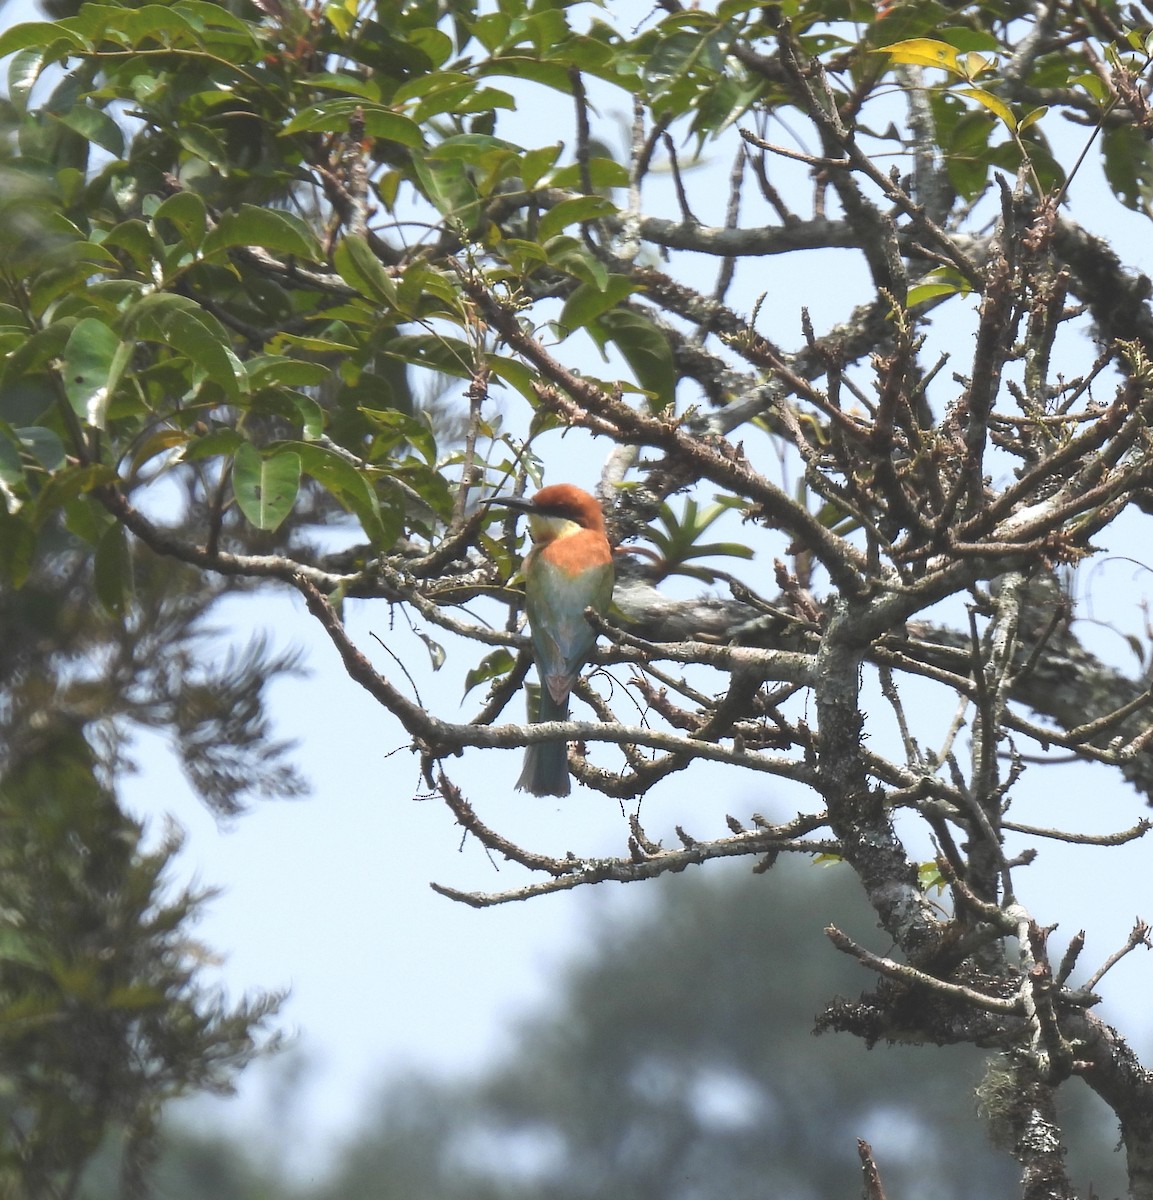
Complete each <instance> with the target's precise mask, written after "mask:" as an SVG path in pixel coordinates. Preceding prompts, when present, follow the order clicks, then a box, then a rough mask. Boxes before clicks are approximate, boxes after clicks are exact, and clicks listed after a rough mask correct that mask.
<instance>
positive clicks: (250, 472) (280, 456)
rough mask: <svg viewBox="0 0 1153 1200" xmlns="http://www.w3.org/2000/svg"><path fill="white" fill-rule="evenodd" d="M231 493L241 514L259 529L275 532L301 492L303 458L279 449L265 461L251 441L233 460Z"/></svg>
mask: <svg viewBox="0 0 1153 1200" xmlns="http://www.w3.org/2000/svg"><path fill="white" fill-rule="evenodd" d="M232 490H233V492H234V493H235V495H236V503H237V504H239V505H240V511H241V512H242V513H244V515H245V516H246V517H247V518H248V520H249V521H251V522H252V524H253V525H255V526H256V528H257V529H276V528H277V527H278V526H279V525H280V523H281V522H282V521H283V520H284V518H285V517H287V516H288V514H289V513H290V512H291V511H292V506H293V504H295V503H296V493H297V492H298V491H299V490H300V455H299V454H295V453H293V452H292V451H291V450H278V451H277V452H276V453H275V454H272V455H270V456H269V457H268V458H265V457H264V456H263V455H262V454H261V453H260V451H259V450H257V448H256V447H255V446H254V445H252V443H251V442H245V443H244V444H243V445H241V446H238V447H237V450H236V457H235V458H234V459H233V461H232Z"/></svg>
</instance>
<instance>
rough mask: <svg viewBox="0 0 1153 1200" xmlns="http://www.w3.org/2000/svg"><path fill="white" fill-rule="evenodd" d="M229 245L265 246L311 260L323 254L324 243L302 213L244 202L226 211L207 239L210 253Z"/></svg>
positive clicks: (315, 259) (205, 250) (266, 248)
mask: <svg viewBox="0 0 1153 1200" xmlns="http://www.w3.org/2000/svg"><path fill="white" fill-rule="evenodd" d="M229 246H262V247H263V248H264V249H265V250H272V251H274V252H276V253H279V254H294V255H296V256H297V257H298V258H303V259H307V260H308V261H310V262H316V261H317V260H318V259H319V258H320V247H319V246H318V245H317V243H316V239H315V237H314V236H313V234H312V231H311V230H310V229H309V227H308V226H307V225H306V224H305V223H304V222H303V221H302V220H301V219H300V218H299V217H295V216H293V215H292V214H291V213H286V212H283V211H282V210H281V209H277V208H258V207H257V206H256V205H255V204H242V205H241V206H240V208H239V209H235V210H231V211H229V212H226V213H225V214H224V215H223V216H222V217H221V218H220V222H219V224H217V226H216V228H215V229H213V230H212V232H211V233H209V234H208V236H207V237H206V238H205V239H204V253H205V254H206V255H208V254H212V253H214V252H215V251H218V250H223V249H225V248H226V247H229Z"/></svg>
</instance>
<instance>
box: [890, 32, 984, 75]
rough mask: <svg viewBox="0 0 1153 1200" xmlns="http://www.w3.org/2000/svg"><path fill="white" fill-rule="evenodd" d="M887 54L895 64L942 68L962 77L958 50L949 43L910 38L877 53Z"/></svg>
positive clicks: (933, 39) (932, 39)
mask: <svg viewBox="0 0 1153 1200" xmlns="http://www.w3.org/2000/svg"><path fill="white" fill-rule="evenodd" d="M877 53H878V54H887V55H888V56H889V57H890V58H891V59H892V60H893V62H895V63H907V64H908V65H909V66H911V67H940V68H941V69H942V70H943V71H951V72H952V73H953V74H954V75H961V74H963V73H964V72H962V70H961V68H960V67H959V66H958V65H957V48H956V46H950V45H949V43H948V42H939V41H937V40H936V39H935V38H909V39H908V40H907V41H904V42H894V43H893V44H892V45H891V46H885V47H883V48H882V49H881V50H878V51H877Z"/></svg>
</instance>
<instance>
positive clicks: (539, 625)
mask: <svg viewBox="0 0 1153 1200" xmlns="http://www.w3.org/2000/svg"><path fill="white" fill-rule="evenodd" d="M490 503H492V504H500V505H503V506H504V507H505V508H511V509H516V510H518V511H521V512H526V513H528V530H529V536H530V537H531V538H532V540H533V548H532V550H531V551H530V552H529V554H528V557H527V558H526V559H525V561H524V568H523V574H524V590H525V610H526V612H527V614H528V624H529V632H530V633H531V635H532V648H533V658H534V659H535V660H536V669H537V674H538V675H539V676H540V704H539V706H538V710H537V712H536V714H535V716H534V717H533V718H532V720H533V722H534V723H539V722H542V721H564V720H567V719H568V713H569V693H570V692H571V691H572V688H573V684H575V683H576V681H577V676H578V675H579V674H580V670H581V667H583V666H584V664H585V662H586V661H587V659H588V656H589V653H590V651H591V650H592V648H593V643H594V642H595V641H596V633H595V632H594V630H593V628H592V626H591V625H590V624H589V623H588V621H587V620H586V618H585V615H584V614H585V609H586V608H593V609H595V610H596V611H597V612H599V613H603V612H606V611H607V610H608V607H609V604H610V603H611V601H612V595H613V552H612V549H611V548H610V546H609V542H608V538H607V536H606V535H605V522H604V516H603V514H602V513H601V507H600V505H599V504H598V503H597V502H596V500H595V499H593V497H592V496H590V495H589V494H588V492H582V491H581V489H580V488H578V487H573V485H572V484H571V483H554V484H550V485H549V486H548V487H544V488H541V490H540V491H539V492H537V493H536V495H535V496H533V497H532V499H531V500H530V499H526V498H525V497H523V496H498V497H495V498H494V499H493V500H492V501H490ZM516 786H517V787H518V788H519V789H520V790H521V791H522V792H531V793H532V794H533V795H534V796H567V795H568V794H569V786H570V785H569V770H568V743H567V742H563V741H561V742H536V743H535V744H533V745H531V746H529V747H528V748H527V749H526V750H525V756H524V769H523V770H522V771H521V773H520V778H519V779H518V780H517V784H516Z"/></svg>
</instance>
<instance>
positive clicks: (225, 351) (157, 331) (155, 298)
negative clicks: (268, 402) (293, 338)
mask: <svg viewBox="0 0 1153 1200" xmlns="http://www.w3.org/2000/svg"><path fill="white" fill-rule="evenodd" d="M124 332H125V335H126V337H137V338H140V339H141V340H143V341H156V342H161V343H163V344H164V345H168V346H171V347H172V349H174V350H176V351H177V352H178V353H179V354H182V355H184V357H186V358H187V359H188V360H189V361H190V362H191V363H192V365H193V368H194V375H195V376H196V377H197V378H198V379H199V378H208V379H211V380H212V381H213V382H214V383H216V384H218V385H219V386H220V387H221V388H222V389H223V390H224V392H225V393H226V394H227V395H228V396H229V397H230V398H231V399H234V400H237V399H239V398H240V396H241V395H242V394H244V393H246V392H247V391H248V375H247V374H246V372H245V370H244V367H243V366H242V365H241V363H240V360H239V359H238V358H237V357H236V354H235V353H234V352H233V349H232V343H231V339H230V338H229V336H228V333H227V332H226V331H225V329H224V326H223V325H221V324H220V322H219V321H218V320H217V319H216V318H215V317H214V316H212V315H211V313H207V312H205V311H204V309H202V308H201V307H200V305H198V304H197V303H196V302H195V301H194V300H190V299H189V298H188V297H187V296H177V295H173V294H171V293H168V292H157V293H154V294H153V295H151V296H145V297H144V298H143V299H142V300H141V301H139V302H138V303H137V304H135V305H133V306H132V308H131V309H129V310H128V313H127V314H126V317H125V330H124Z"/></svg>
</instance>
